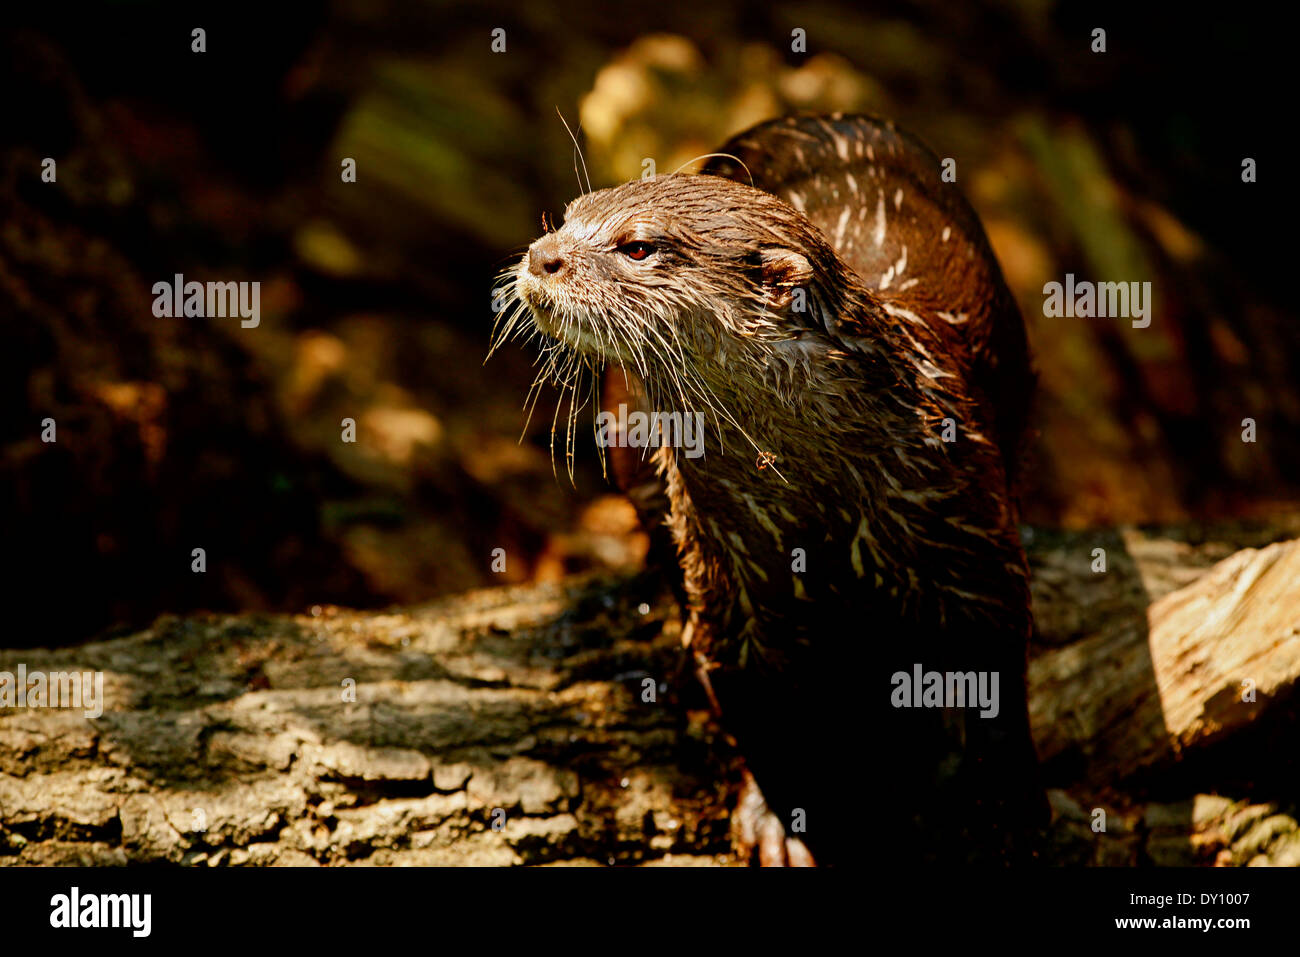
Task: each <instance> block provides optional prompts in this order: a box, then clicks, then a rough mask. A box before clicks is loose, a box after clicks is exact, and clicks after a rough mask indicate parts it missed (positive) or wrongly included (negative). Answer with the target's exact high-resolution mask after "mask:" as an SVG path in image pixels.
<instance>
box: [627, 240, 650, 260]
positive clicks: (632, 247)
mask: <svg viewBox="0 0 1300 957" xmlns="http://www.w3.org/2000/svg"><path fill="white" fill-rule="evenodd" d="M618 251H619V252H621V253H622V254H623V255H624V256H626V257H627V258H628V259H635V260H637V261H638V262H640V261H641V260H642V259H645V258H646V257H647V256H649V255H650V254H651V253H652V252H654V251H655V248H654V246H652V245H651V244H650V243H647V242H645V241H643V240H640V239H638V240H635V241H634V242H630V243H623V245H621V246H619V247H618Z"/></svg>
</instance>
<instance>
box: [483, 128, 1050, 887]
mask: <svg viewBox="0 0 1300 957" xmlns="http://www.w3.org/2000/svg"><path fill="white" fill-rule="evenodd" d="M721 152H723V153H728V154H731V156H732V158H730V159H726V160H722V161H719V162H716V163H715V164H714V165H713V167H712V168H711V170H710V172H711V173H712V174H713V175H680V174H679V175H668V176H656V177H652V178H648V179H643V180H640V181H636V182H631V183H626V184H623V185H621V186H616V187H614V188H612V189H606V190H600V191H597V192H590V193H587V194H585V195H583V196H580V197H578V198H577V199H576V200H574V201H573V202H572V203H571V204H570V205H569V207H568V209H567V210H566V212H565V221H564V225H563V226H562V227H560V228H559V229H556V230H554V231H552V232H548V233H546V234H545V235H543V236H542V237H541V238H539V239H538V240H537V241H536V242H534V243H533V245H532V246H531V248H530V250H529V252H528V254H527V255H526V256H525V257H524V258H523V260H522V261H521V262H520V263H519V265H518V267H517V268H516V269H515V270H514V271H513V272H512V273H511V275H510V276H509V280H508V281H509V285H510V288H511V290H512V292H513V293H514V295H515V297H516V299H517V303H518V306H517V308H515V309H513V310H509V311H507V313H506V319H505V320H504V322H503V324H502V328H501V330H500V337H499V338H508V337H509V336H511V335H513V334H514V333H516V332H520V331H524V330H529V331H533V332H536V333H539V334H540V336H541V339H542V342H543V349H544V367H543V375H542V377H541V378H542V379H550V380H553V381H555V382H558V383H559V384H560V385H561V386H562V387H564V388H568V389H571V390H573V391H574V392H575V395H576V393H577V391H578V389H579V388H580V385H579V383H581V382H584V381H588V382H590V383H591V384H593V387H594V383H595V382H596V381H597V380H596V376H597V375H598V374H599V373H600V371H601V370H602V369H605V368H610V369H612V370H614V371H613V372H612V373H611V378H612V379H614V380H617V379H619V378H620V377H622V376H626V379H625V382H626V387H625V389H624V394H626V395H628V396H630V397H632V398H633V399H634V400H635V401H636V402H637V403H638V404H639V406H640V407H641V408H645V409H650V410H679V411H683V412H697V413H700V414H701V415H702V416H703V418H704V420H705V421H706V422H707V423H708V426H709V432H708V437H709V440H710V443H711V444H710V445H709V447H708V451H707V453H706V454H705V455H704V456H703V457H701V458H694V459H692V458H688V457H686V456H684V455H681V454H679V453H680V450H678V449H675V448H672V447H663V448H659V449H658V450H657V451H655V452H654V454H653V456H651V457H649V459H648V461H649V462H650V463H652V467H653V470H654V476H655V479H654V480H648V479H647V471H648V466H645V465H643V464H641V459H639V458H637V457H636V455H635V453H636V452H637V451H638V450H624V451H625V452H626V451H631V452H632V453H634V454H633V456H631V457H629V456H627V455H626V454H623V455H621V457H620V458H616V459H615V471H616V472H617V473H618V474H619V475H620V477H621V480H622V484H623V485H624V487H627V488H630V489H634V490H639V493H638V494H637V496H636V499H637V501H638V503H639V507H640V508H641V510H642V511H643V512H644V513H647V514H649V515H650V516H651V517H652V520H653V516H654V513H655V512H657V511H658V510H659V509H660V508H662V507H663V506H662V503H663V502H665V501H666V509H664V523H665V527H666V528H667V529H668V530H669V532H670V533H671V538H672V542H673V544H674V546H675V549H676V552H677V556H678V560H679V562H680V568H681V575H682V577H681V584H682V588H683V593H684V596H685V604H686V610H687V615H688V622H687V626H686V629H685V634H686V636H687V638H686V640H687V641H688V642H689V646H690V650H691V652H692V653H693V654H694V655H695V656H696V659H697V660H698V661H699V663H700V667H701V672H702V674H703V676H704V679H705V681H706V682H707V684H708V685H709V686H710V689H711V692H712V694H713V695H714V697H715V699H716V701H717V704H718V707H719V710H720V712H721V719H722V721H723V723H724V725H725V726H726V727H727V728H728V729H729V730H730V731H731V732H732V733H733V734H734V736H735V737H736V739H737V741H738V743H739V745H740V747H741V750H742V752H743V753H744V755H745V758H746V762H747V764H748V766H749V768H750V769H751V771H752V772H753V774H754V776H755V778H756V779H757V781H758V784H759V786H760V787H761V789H762V792H763V796H764V797H765V799H766V801H767V804H768V806H769V807H770V808H771V809H772V811H773V813H775V814H776V816H777V817H778V818H779V819H780V820H781V821H782V822H783V823H784V824H785V825H786V827H787V828H788V829H789V830H790V831H791V832H792V833H793V834H795V835H797V836H798V837H799V838H801V839H802V840H803V841H804V843H805V844H806V845H807V846H808V847H809V848H810V849H811V851H812V853H813V856H814V857H815V858H816V859H817V860H818V861H819V862H821V863H840V862H845V863H847V862H853V861H861V860H864V859H865V858H867V857H868V855H870V854H871V853H872V852H875V854H876V855H877V856H879V855H882V854H883V855H884V856H885V857H886V859H892V860H894V861H896V862H899V863H906V862H927V861H930V862H935V861H944V862H954V861H956V862H965V861H1015V860H1022V859H1024V858H1025V857H1026V856H1027V855H1029V854H1030V853H1031V850H1030V848H1031V844H1032V834H1033V831H1034V829H1035V827H1037V825H1038V824H1040V823H1041V820H1042V815H1043V812H1044V807H1045V805H1044V803H1043V800H1042V794H1041V790H1040V789H1039V787H1038V785H1037V783H1036V775H1035V768H1036V760H1035V756H1034V752H1033V745H1032V741H1031V739H1030V737H1029V728H1028V717H1027V708H1026V701H1025V688H1024V676H1025V648H1026V642H1027V640H1028V637H1029V635H1030V633H1031V631H1032V628H1033V620H1032V615H1031V612H1030V604H1029V591H1028V573H1027V567H1026V562H1025V557H1024V553H1023V551H1022V548H1021V545H1020V538H1019V533H1018V530H1017V524H1016V518H1017V515H1016V507H1015V501H1014V498H1013V495H1012V478H1011V476H1012V474H1013V473H1014V471H1015V468H1016V463H1017V462H1018V460H1019V450H1020V446H1021V443H1022V441H1023V432H1024V424H1025V420H1026V409H1027V404H1028V397H1029V394H1030V392H1031V389H1032V382H1033V376H1032V372H1031V371H1030V366H1029V358H1028V349H1027V346H1026V344H1025V336H1024V329H1023V324H1022V322H1021V319H1020V316H1019V313H1018V311H1017V310H1016V307H1015V304H1014V301H1013V300H1012V298H1011V295H1010V293H1009V292H1008V291H1007V289H1006V285H1005V282H1004V281H1003V279H1002V276H1001V272H1000V270H999V268H998V266H997V263H996V260H995V259H994V257H993V255H992V252H991V250H990V248H989V246H988V243H987V240H986V239H985V237H984V234H983V231H982V229H981V228H980V226H979V222H978V219H977V218H976V217H975V214H974V213H973V212H972V211H971V210H970V207H969V206H968V205H967V204H966V201H965V200H964V199H963V198H962V197H961V195H960V193H958V192H957V190H956V187H955V186H954V185H952V184H949V183H944V182H942V181H941V178H940V170H941V167H940V163H939V160H938V159H937V158H936V157H934V156H933V155H932V154H930V153H929V152H928V151H926V150H925V149H924V148H923V147H921V146H920V145H919V144H918V143H916V141H914V140H912V139H911V138H909V137H906V136H905V135H903V134H900V133H898V132H897V131H896V130H895V129H894V128H893V127H892V126H891V125H889V124H884V123H881V122H879V121H877V120H874V119H871V118H868V117H826V118H822V117H804V118H795V119H789V120H780V121H775V122H774V123H770V124H764V125H763V126H760V127H758V128H756V129H754V130H751V131H748V132H747V133H744V134H741V135H740V136H738V137H736V138H735V139H734V140H733V141H732V142H731V143H729V144H727V145H726V146H724V147H723V148H722V150H721ZM718 174H722V175H718ZM728 175H735V176H737V177H739V178H741V179H747V178H748V177H749V176H750V175H752V176H753V177H754V183H755V185H753V186H750V185H746V183H744V182H736V181H734V180H733V179H729V178H727V176H728ZM588 373H590V375H589V376H587V378H586V379H584V378H583V377H584V375H586V374H588ZM575 404H576V403H575ZM572 441H573V440H572V437H571V435H570V438H569V448H570V449H572ZM660 490H662V498H661V497H660ZM928 672H939V673H941V674H950V673H951V674H958V675H962V674H968V673H969V674H971V675H972V676H984V677H985V678H986V679H988V684H989V686H990V687H992V682H994V681H996V688H997V692H998V700H997V705H996V708H986V709H985V713H986V715H987V716H981V715H980V712H979V710H978V709H976V708H974V707H972V706H971V704H972V703H971V702H969V701H966V702H960V703H954V701H953V700H951V699H949V700H947V701H946V702H943V701H942V700H941V698H942V696H940V699H935V698H933V697H931V698H926V699H924V700H923V699H922V697H921V693H920V690H919V689H918V690H917V691H916V693H915V696H914V695H913V693H912V692H911V691H910V690H906V689H904V688H903V687H902V686H903V685H907V684H908V682H910V681H911V680H912V678H913V677H914V676H916V675H920V674H923V673H928ZM956 684H957V685H960V684H961V681H960V680H958V681H957V682H956ZM917 704H926V705H927V706H925V707H915V705H917ZM940 704H942V705H943V706H940ZM989 712H995V713H989Z"/></svg>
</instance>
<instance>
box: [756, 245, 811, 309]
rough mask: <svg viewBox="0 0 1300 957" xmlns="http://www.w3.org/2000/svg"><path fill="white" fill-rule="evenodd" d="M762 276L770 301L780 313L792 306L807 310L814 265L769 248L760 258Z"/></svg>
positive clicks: (801, 258)
mask: <svg viewBox="0 0 1300 957" xmlns="http://www.w3.org/2000/svg"><path fill="white" fill-rule="evenodd" d="M759 274H760V276H761V277H762V283H763V288H764V289H765V290H767V301H768V302H769V303H771V305H772V306H773V307H774V308H776V309H780V310H785V309H787V308H789V307H791V306H793V307H795V309H796V310H798V311H801V312H802V311H805V310H807V309H808V302H809V298H810V295H809V294H810V292H811V290H810V288H809V286H810V285H811V283H812V278H813V269H812V264H811V263H809V262H808V260H807V259H805V258H804V257H803V256H801V255H800V254H799V253H797V252H795V251H793V250H791V249H782V248H781V247H779V246H769V247H767V248H765V249H764V250H763V251H762V253H760V254H759Z"/></svg>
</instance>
